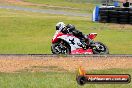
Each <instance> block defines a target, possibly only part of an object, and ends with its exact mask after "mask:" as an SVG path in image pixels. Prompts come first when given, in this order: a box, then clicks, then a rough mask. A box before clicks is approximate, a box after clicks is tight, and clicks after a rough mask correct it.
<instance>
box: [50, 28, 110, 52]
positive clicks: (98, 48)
mask: <svg viewBox="0 0 132 88" xmlns="http://www.w3.org/2000/svg"><path fill="white" fill-rule="evenodd" d="M96 36H97V33H90V34H88V35H87V38H88V39H89V40H90V43H89V45H88V48H87V49H83V48H82V47H81V45H82V44H83V42H81V41H80V39H79V38H77V37H75V36H74V35H72V34H63V33H62V32H59V31H56V33H55V35H54V37H53V39H52V45H51V51H52V53H53V54H109V49H108V48H107V46H106V45H104V44H103V43H101V42H95V41H94V39H95V37H96Z"/></svg>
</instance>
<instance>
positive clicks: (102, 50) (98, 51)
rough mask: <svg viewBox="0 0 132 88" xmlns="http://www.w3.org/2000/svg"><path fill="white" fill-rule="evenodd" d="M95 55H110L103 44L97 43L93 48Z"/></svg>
mask: <svg viewBox="0 0 132 88" xmlns="http://www.w3.org/2000/svg"><path fill="white" fill-rule="evenodd" d="M93 54H109V49H108V48H107V46H106V45H104V44H103V43H101V42H95V43H94V46H93Z"/></svg>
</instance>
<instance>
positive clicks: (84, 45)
mask: <svg viewBox="0 0 132 88" xmlns="http://www.w3.org/2000/svg"><path fill="white" fill-rule="evenodd" d="M56 30H59V31H60V32H62V33H64V34H73V35H74V36H76V37H78V38H79V39H80V40H81V42H82V45H80V46H81V47H82V48H83V49H87V48H88V44H89V39H88V37H87V36H86V35H85V34H83V33H82V32H80V31H79V30H77V29H76V28H75V26H74V25H71V24H68V25H66V26H65V24H64V23H63V22H59V23H57V24H56Z"/></svg>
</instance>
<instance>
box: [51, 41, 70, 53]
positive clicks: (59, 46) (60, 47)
mask: <svg viewBox="0 0 132 88" xmlns="http://www.w3.org/2000/svg"><path fill="white" fill-rule="evenodd" d="M51 51H52V53H53V54H70V48H69V47H68V45H67V44H66V43H65V42H64V41H61V42H58V43H54V44H52V46H51Z"/></svg>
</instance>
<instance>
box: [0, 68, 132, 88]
mask: <svg viewBox="0 0 132 88" xmlns="http://www.w3.org/2000/svg"><path fill="white" fill-rule="evenodd" d="M88 73H90V74H91V73H93V74H130V75H132V69H126V70H123V69H109V70H100V71H98V70H95V71H89V72H88ZM0 84H1V85H0V88H69V87H70V88H82V87H83V88H131V87H132V83H129V84H86V85H84V86H80V85H78V84H77V82H76V73H71V72H66V73H63V72H60V73H59V72H35V73H31V72H21V73H0Z"/></svg>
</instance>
